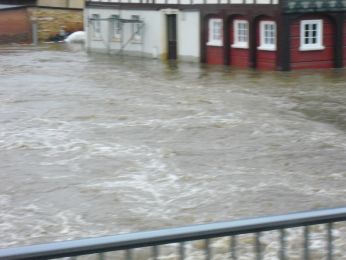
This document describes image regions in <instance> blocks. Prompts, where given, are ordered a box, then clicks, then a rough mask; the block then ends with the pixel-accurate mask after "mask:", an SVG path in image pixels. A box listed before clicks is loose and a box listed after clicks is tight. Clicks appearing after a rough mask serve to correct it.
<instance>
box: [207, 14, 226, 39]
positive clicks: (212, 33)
mask: <svg viewBox="0 0 346 260" xmlns="http://www.w3.org/2000/svg"><path fill="white" fill-rule="evenodd" d="M222 28H223V27H222V20H221V19H216V18H213V19H209V39H208V43H207V45H209V46H222Z"/></svg>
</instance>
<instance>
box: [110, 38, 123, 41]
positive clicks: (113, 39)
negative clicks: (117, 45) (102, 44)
mask: <svg viewBox="0 0 346 260" xmlns="http://www.w3.org/2000/svg"><path fill="white" fill-rule="evenodd" d="M120 41H121V39H120V38H112V42H120Z"/></svg>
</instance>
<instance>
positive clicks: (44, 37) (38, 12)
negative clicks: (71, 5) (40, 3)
mask: <svg viewBox="0 0 346 260" xmlns="http://www.w3.org/2000/svg"><path fill="white" fill-rule="evenodd" d="M28 13H29V15H30V17H31V20H35V21H36V22H37V26H38V38H39V40H40V41H48V40H49V39H51V38H52V37H54V36H56V35H57V34H59V31H60V30H61V28H63V29H64V30H65V32H75V31H82V30H83V10H82V9H60V8H45V7H30V8H28Z"/></svg>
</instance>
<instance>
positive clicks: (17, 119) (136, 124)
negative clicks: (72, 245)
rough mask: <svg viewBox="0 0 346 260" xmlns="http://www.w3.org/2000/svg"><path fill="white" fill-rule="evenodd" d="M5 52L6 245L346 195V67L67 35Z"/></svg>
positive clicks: (339, 201)
mask: <svg viewBox="0 0 346 260" xmlns="http://www.w3.org/2000/svg"><path fill="white" fill-rule="evenodd" d="M0 64H1V66H0V79H1V81H0V82H1V84H0V178H1V182H0V208H1V211H0V247H9V246H19V245H27V244H34V243H43V242H50V241H56V240H65V239H73V238H82V237H95V236H102V235H111V234H118V233H123V232H131V231H141V230H150V229H158V228H163V227H172V226H180V225H189V224H196V223H207V222H211V221H222V220H229V219H236V218H241V217H253V216H262V215H269V214H281V213H287V212H292V211H300V210H309V209H316V208H326V207H338V206H344V205H345V192H346V186H345V184H346V183H345V182H346V181H345V177H346V167H345V166H346V160H345V158H346V70H345V69H339V70H317V71H316V70H315V71H299V72H287V73H282V72H256V71H252V70H236V69H230V68H227V67H223V66H206V65H200V64H196V63H178V64H176V63H171V64H167V63H163V62H161V61H158V60H151V59H140V58H130V57H119V56H107V55H102V54H87V53H86V52H84V51H83V50H80V49H79V48H76V47H73V48H71V47H68V46H64V45H44V46H41V47H38V48H34V47H30V46H2V47H1V48H0Z"/></svg>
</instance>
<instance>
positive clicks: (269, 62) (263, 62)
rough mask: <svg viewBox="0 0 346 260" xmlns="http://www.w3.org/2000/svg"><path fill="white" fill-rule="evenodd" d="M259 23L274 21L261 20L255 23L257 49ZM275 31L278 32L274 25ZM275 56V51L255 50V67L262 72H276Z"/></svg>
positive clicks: (257, 44) (258, 43)
mask: <svg viewBox="0 0 346 260" xmlns="http://www.w3.org/2000/svg"><path fill="white" fill-rule="evenodd" d="M261 21H274V20H271V19H268V18H267V19H266V18H263V19H260V20H259V21H258V22H257V25H256V46H257V47H258V46H260V22H261ZM276 31H277V32H278V28H277V25H276ZM276 34H277V33H276ZM276 41H277V39H276ZM276 48H277V46H276ZM276 55H277V51H266V50H258V49H257V50H256V67H257V68H258V69H263V70H276Z"/></svg>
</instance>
